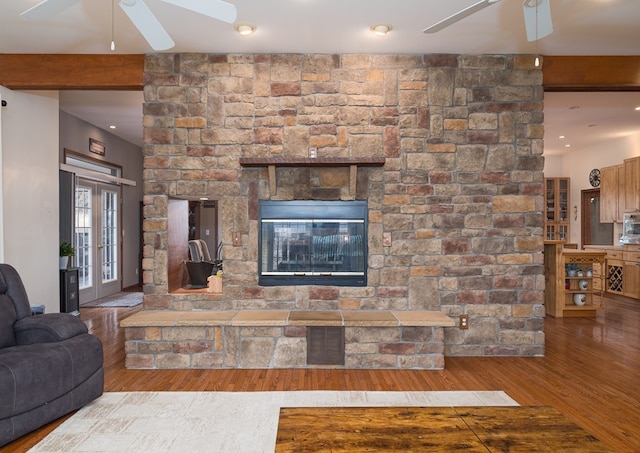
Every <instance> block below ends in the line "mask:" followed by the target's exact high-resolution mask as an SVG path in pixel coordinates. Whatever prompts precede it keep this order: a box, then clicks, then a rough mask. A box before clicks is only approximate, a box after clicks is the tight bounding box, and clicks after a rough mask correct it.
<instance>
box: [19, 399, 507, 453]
mask: <svg viewBox="0 0 640 453" xmlns="http://www.w3.org/2000/svg"><path fill="white" fill-rule="evenodd" d="M517 405H518V404H517V403H516V402H515V401H514V400H513V399H511V398H510V397H509V396H507V394H506V393H504V392H488V391H480V392H474V391H459V392H351V391H345V392H340V391H338V392H336V391H295V392H122V393H120V392H114V393H105V394H104V395H103V396H101V397H100V398H98V399H97V400H95V401H94V402H92V403H91V404H89V405H87V406H85V407H84V408H82V409H80V410H79V411H78V412H76V413H75V414H74V415H73V416H72V417H71V418H69V419H68V420H66V421H65V422H64V423H63V424H61V425H60V426H59V427H58V428H56V429H55V430H54V431H53V432H52V433H50V434H49V435H48V436H47V437H45V438H44V439H43V440H42V441H41V442H40V443H39V444H38V445H36V446H35V447H34V448H32V449H31V450H29V451H30V452H32V453H68V452H127V453H134V452H156V453H162V452H190V453H196V452H203V453H204V452H207V453H211V452H221V453H222V452H224V453H227V452H234V453H235V452H243V453H254V452H255V453H267V452H273V451H274V448H275V442H276V435H277V430H278V417H279V412H280V408H282V407H333V406H335V407H385V406H414V407H415V406H431V407H452V406H517Z"/></svg>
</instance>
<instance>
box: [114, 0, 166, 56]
mask: <svg viewBox="0 0 640 453" xmlns="http://www.w3.org/2000/svg"><path fill="white" fill-rule="evenodd" d="M118 4H119V5H120V8H122V11H124V12H125V14H126V15H127V16H129V19H130V20H131V22H133V25H135V26H136V28H137V29H138V30H139V31H140V33H141V34H142V36H144V39H146V40H147V42H148V43H149V45H150V46H151V47H152V48H153V50H167V49H171V48H172V47H173V46H175V43H174V42H173V39H171V36H169V34H168V33H167V31H166V30H165V29H164V27H163V26H162V25H161V24H160V22H159V21H158V19H157V18H156V16H154V15H153V13H152V12H151V10H150V9H149V7H148V6H147V4H146V3H145V2H144V1H143V0H120V3H118Z"/></svg>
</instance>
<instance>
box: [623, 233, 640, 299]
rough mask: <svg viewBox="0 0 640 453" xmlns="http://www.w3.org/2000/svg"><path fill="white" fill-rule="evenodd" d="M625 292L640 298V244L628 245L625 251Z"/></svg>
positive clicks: (628, 295)
mask: <svg viewBox="0 0 640 453" xmlns="http://www.w3.org/2000/svg"><path fill="white" fill-rule="evenodd" d="M623 259H624V270H623V274H624V285H623V294H624V295H625V296H627V297H632V298H634V299H640V245H626V246H625V248H624V252H623Z"/></svg>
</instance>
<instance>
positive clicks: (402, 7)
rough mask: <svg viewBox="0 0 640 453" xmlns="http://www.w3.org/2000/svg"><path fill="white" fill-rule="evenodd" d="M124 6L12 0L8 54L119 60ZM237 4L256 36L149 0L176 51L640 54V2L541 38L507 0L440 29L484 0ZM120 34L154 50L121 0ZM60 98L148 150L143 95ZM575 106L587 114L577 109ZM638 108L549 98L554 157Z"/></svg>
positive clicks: (95, 0)
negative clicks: (35, 16)
mask: <svg viewBox="0 0 640 453" xmlns="http://www.w3.org/2000/svg"><path fill="white" fill-rule="evenodd" d="M112 1H113V0H82V1H80V2H79V3H78V4H76V5H74V6H72V7H70V8H69V9H67V10H65V11H63V12H61V13H59V14H57V15H56V16H54V17H52V18H49V19H46V20H42V21H26V20H24V19H21V18H20V17H19V13H20V12H22V11H24V10H26V9H28V8H30V7H31V6H34V5H35V4H37V3H39V2H40V0H3V1H2V2H0V53H110V51H109V44H110V42H111V30H112V23H111V10H112ZM228 1H229V2H230V3H233V4H234V5H236V7H237V10H238V17H237V22H248V23H252V24H254V25H256V26H257V32H256V33H255V34H253V35H251V36H248V37H242V36H239V35H238V34H237V33H236V32H235V30H234V29H233V25H231V24H226V23H223V22H220V21H217V20H215V19H211V18H207V17H204V16H201V15H198V14H196V13H193V12H190V11H187V10H184V9H181V8H178V7H176V6H173V5H170V4H168V3H165V2H163V1H161V0H146V3H147V4H148V6H149V8H150V9H151V10H152V11H153V13H154V14H155V15H156V16H157V18H158V19H159V20H160V22H161V23H162V24H163V25H164V27H165V28H166V29H167V31H168V33H169V34H170V35H171V37H172V38H173V40H174V41H175V42H176V46H175V47H174V48H173V49H170V50H169V51H170V52H208V53H216V52H220V53H235V52H240V53H275V52H295V53H418V54H426V53H466V54H480V53H490V54H491V53H541V54H547V55H638V54H640V27H639V26H638V19H640V0H550V2H551V12H552V16H553V27H554V32H553V33H552V34H551V35H549V36H548V37H545V38H543V39H540V40H539V41H537V42H528V41H527V40H526V35H525V28H524V21H523V12H522V0H501V1H500V2H498V3H496V4H493V5H491V6H489V7H487V8H485V9H483V10H481V11H479V12H477V13H475V14H473V15H472V16H469V17H467V18H465V19H463V20H462V21H460V22H457V23H456V24H453V25H452V26H450V27H449V28H446V29H444V30H442V31H440V32H438V33H436V34H423V33H422V29H424V28H425V27H427V26H429V25H432V24H434V23H436V22H438V21H439V20H441V19H443V18H446V17H448V16H449V15H451V14H453V13H455V12H457V11H459V10H461V9H463V8H465V7H468V6H470V5H472V4H474V3H476V2H477V0H446V1H445V0H228ZM116 3H117V0H116ZM375 23H387V24H390V25H391V26H392V31H391V32H390V33H389V35H388V36H386V37H378V36H375V35H373V34H372V33H371V32H370V31H369V27H370V26H371V25H373V24H375ZM114 34H115V41H116V53H123V54H124V53H136V54H141V53H150V52H152V49H151V48H150V47H149V46H148V44H147V43H146V41H145V40H144V39H143V38H142V36H141V35H140V34H139V32H138V31H137V30H136V29H135V27H134V26H133V25H132V24H131V22H129V19H128V18H127V17H126V15H125V14H124V13H123V12H122V10H121V9H120V8H119V7H118V6H117V5H116V6H115V8H114ZM60 98H61V101H60V104H61V108H62V110H65V111H67V112H69V113H71V114H73V115H75V116H78V117H80V118H83V119H85V120H86V121H88V122H91V123H93V124H96V125H97V126H99V127H102V128H107V127H108V125H109V124H113V123H115V124H116V125H117V126H118V129H116V130H115V131H111V132H113V133H115V134H117V135H121V136H122V137H123V138H125V139H126V140H128V141H130V142H132V143H137V144H140V143H141V141H142V132H141V130H142V105H141V104H142V94H141V93H133V92H122V93H114V92H109V93H99V92H61V96H60ZM574 105H579V106H580V108H579V109H573V110H570V111H568V108H569V107H571V106H574ZM635 106H640V98H639V96H638V95H636V93H622V94H620V93H609V94H606V95H600V94H597V93H591V94H581V93H547V94H546V98H545V127H546V131H547V133H546V137H545V153H558V152H565V151H566V149H565V148H564V143H555V141H556V140H554V137H557V135H560V134H564V135H566V136H567V138H568V139H569V140H571V145H572V147H571V148H570V149H571V150H576V149H579V148H580V146H581V145H580V142H579V141H580V140H583V141H586V143H593V142H594V141H596V140H601V139H606V138H607V137H611V136H615V135H617V134H622V133H629V131H631V130H632V129H633V130H635V131H638V130H639V126H638V123H640V120H639V119H638V117H639V116H640V112H636V111H634V110H633V109H631V107H635ZM603 113H604V114H603ZM596 123H597V124H598V126H596V127H591V128H588V127H587V126H588V125H589V124H596ZM127 124H128V125H127Z"/></svg>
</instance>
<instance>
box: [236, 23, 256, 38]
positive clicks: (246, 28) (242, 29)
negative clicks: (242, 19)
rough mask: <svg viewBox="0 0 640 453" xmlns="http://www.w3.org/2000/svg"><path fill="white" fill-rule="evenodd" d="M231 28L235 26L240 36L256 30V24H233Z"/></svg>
mask: <svg viewBox="0 0 640 453" xmlns="http://www.w3.org/2000/svg"><path fill="white" fill-rule="evenodd" d="M233 28H235V29H236V31H237V32H238V33H240V34H241V35H242V36H249V35H251V34H253V33H255V31H256V30H257V29H256V26H255V25H251V24H235V25H234V26H233Z"/></svg>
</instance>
